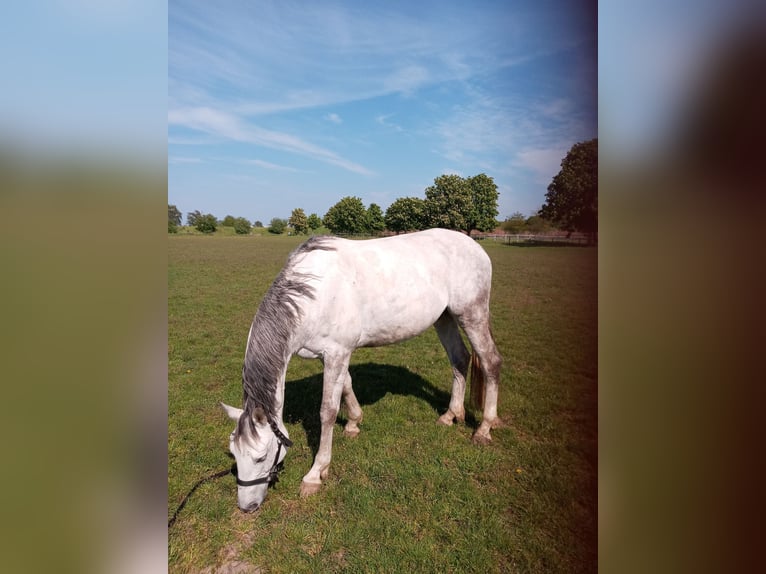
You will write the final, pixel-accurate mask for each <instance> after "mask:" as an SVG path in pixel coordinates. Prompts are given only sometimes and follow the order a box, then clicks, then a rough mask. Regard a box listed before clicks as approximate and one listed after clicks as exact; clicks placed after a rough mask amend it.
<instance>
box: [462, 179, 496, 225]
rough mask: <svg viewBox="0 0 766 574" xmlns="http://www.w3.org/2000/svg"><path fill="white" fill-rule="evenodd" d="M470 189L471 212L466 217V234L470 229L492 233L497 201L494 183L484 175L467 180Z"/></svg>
mask: <svg viewBox="0 0 766 574" xmlns="http://www.w3.org/2000/svg"><path fill="white" fill-rule="evenodd" d="M468 185H469V186H470V187H471V202H472V206H471V210H470V211H469V213H468V215H467V216H466V227H465V228H464V229H465V230H466V232H467V233H470V232H471V230H472V229H478V230H479V231H492V230H493V229H495V227H497V219H496V218H497V200H498V197H499V195H500V194H499V193H498V191H497V185H495V181H494V180H493V179H492V178H491V177H489V176H488V175H486V174H484V173H480V174H479V175H474V176H473V177H469V178H468Z"/></svg>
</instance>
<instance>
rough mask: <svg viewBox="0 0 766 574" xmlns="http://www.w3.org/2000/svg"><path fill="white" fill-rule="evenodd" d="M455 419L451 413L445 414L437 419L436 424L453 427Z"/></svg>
mask: <svg viewBox="0 0 766 574" xmlns="http://www.w3.org/2000/svg"><path fill="white" fill-rule="evenodd" d="M453 418H454V417H453V416H452V414H451V413H444V414H443V415H442V416H440V417H439V418H438V419H436V424H439V425H444V426H447V427H451V426H452V420H453Z"/></svg>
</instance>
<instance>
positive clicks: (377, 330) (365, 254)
mask: <svg viewBox="0 0 766 574" xmlns="http://www.w3.org/2000/svg"><path fill="white" fill-rule="evenodd" d="M491 280H492V265H491V263H490V260H489V257H488V256H487V254H486V252H485V251H484V249H482V248H481V247H480V246H479V245H478V244H476V242H475V241H474V240H472V239H471V238H470V237H468V236H466V235H464V234H462V233H458V232H455V231H447V230H444V229H430V230H428V231H421V232H418V233H412V234H408V235H398V236H395V237H386V238H383V239H371V240H367V241H351V240H347V239H340V238H337V237H313V238H311V239H309V240H308V241H307V242H305V243H303V244H302V245H301V246H300V247H298V248H297V249H296V250H295V251H293V253H292V254H291V255H290V257H289V259H288V261H287V264H286V265H285V267H284V269H283V270H282V272H281V273H280V274H279V276H278V277H277V278H276V280H275V281H274V283H273V285H272V286H271V288H270V289H269V291H268V292H267V293H266V296H265V297H264V299H263V301H262V302H261V305H260V307H259V308H258V312H257V313H256V315H255V319H254V320H253V323H252V325H251V327H250V333H249V335H248V340H247V349H246V352H245V362H244V367H243V369H242V380H243V387H244V409H238V408H235V407H230V406H227V405H223V407H224V409H225V410H226V412H227V413H228V415H229V416H230V417H231V418H233V419H235V420H236V421H237V426H236V428H235V430H234V432H232V433H231V437H230V449H231V452H232V454H233V455H234V457H235V459H236V461H237V469H238V477H237V484H238V485H239V486H238V489H237V491H238V505H239V507H240V508H241V509H242V510H245V511H252V510H255V509H257V508H258V507H259V506H260V504H261V503H262V502H263V500H264V498H265V497H266V492H267V489H268V486H269V484H271V483H273V482H274V481H275V480H276V477H277V472H278V468H279V465H280V464H281V462H282V460H283V459H284V457H285V455H286V453H287V447H288V446H290V445H292V442H291V441H290V439H289V438H288V433H287V429H286V428H285V426H284V423H283V421H282V410H283V407H284V396H285V373H286V370H287V363H288V361H289V360H290V357H291V356H292V355H293V354H297V355H299V356H301V357H304V358H313V359H320V360H321V361H322V362H323V363H324V383H323V390H322V404H321V409H320V419H321V423H322V430H321V437H320V442H319V451H318V452H317V455H316V458H315V459H314V464H313V466H312V467H311V470H309V472H308V473H307V474H306V476H304V477H303V482H302V483H301V494H302V495H308V494H312V493H315V492H317V491H318V490H319V487H320V485H321V483H322V479H324V478H326V477H327V473H328V468H329V466H330V459H331V456H332V434H333V426H334V424H335V420H336V417H337V415H338V410H339V408H340V399H341V396H343V398H344V399H345V401H346V405H347V407H348V423H347V424H346V426H345V434H347V435H349V436H356V435H357V434H358V433H359V426H358V425H359V423H360V422H361V420H362V409H361V407H360V406H359V402H358V401H357V399H356V397H355V396H354V391H353V390H352V388H351V376H350V375H349V372H348V365H349V359H350V358H351V353H352V352H353V351H354V349H357V348H358V347H373V346H380V345H388V344H390V343H395V342H397V341H402V340H404V339H408V338H410V337H414V336H415V335H418V334H420V333H422V332H423V331H425V330H426V329H428V327H430V326H431V325H434V326H435V327H436V331H437V333H438V335H439V339H440V340H441V342H442V344H443V345H444V348H445V349H446V351H447V355H448V356H449V359H450V362H451V363H452V371H453V375H454V377H453V381H452V395H451V398H450V403H449V409H448V410H447V412H446V413H444V414H443V415H442V416H441V417H440V418H439V422H440V423H442V424H446V425H451V424H452V423H453V421H454V420H458V421H461V422H462V421H464V419H465V408H464V406H463V403H464V399H465V389H466V377H467V373H468V368H469V366H470V365H473V369H472V371H473V372H472V379H473V380H472V384H471V396H472V398H473V399H474V400H475V401H476V404H477V405H479V406H483V409H484V413H483V418H482V422H481V424H480V426H479V428H478V429H477V430H476V432H475V433H474V436H473V440H474V442H477V443H487V442H489V441H490V440H491V435H490V430H491V429H492V428H493V426H497V425H498V424H499V422H500V421H499V419H498V417H497V394H498V377H499V373H500V364H501V362H502V358H501V357H500V354H499V353H498V351H497V347H496V346H495V342H494V340H493V338H492V334H491V332H490V324H489V296H490V288H491ZM458 325H459V326H460V327H462V328H463V331H464V332H465V334H466V336H467V337H468V340H469V341H470V343H471V347H472V348H473V355H471V354H469V353H468V350H467V349H466V347H465V345H464V343H463V340H462V338H461V336H460V332H459V330H458Z"/></svg>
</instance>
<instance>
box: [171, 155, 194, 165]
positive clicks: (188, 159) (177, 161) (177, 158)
mask: <svg viewBox="0 0 766 574" xmlns="http://www.w3.org/2000/svg"><path fill="white" fill-rule="evenodd" d="M168 163H172V164H181V163H202V160H201V159H200V158H198V157H182V156H171V157H169V158H168Z"/></svg>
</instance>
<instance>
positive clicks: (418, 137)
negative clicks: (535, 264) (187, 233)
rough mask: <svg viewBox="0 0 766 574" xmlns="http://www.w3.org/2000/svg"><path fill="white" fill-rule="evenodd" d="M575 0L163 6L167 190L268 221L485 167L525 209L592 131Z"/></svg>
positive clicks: (511, 207)
mask: <svg viewBox="0 0 766 574" xmlns="http://www.w3.org/2000/svg"><path fill="white" fill-rule="evenodd" d="M591 6H592V4H591V3H588V2H565V1H562V2H545V1H540V0H536V1H533V2H486V1H485V2H443V1H442V2H431V1H419V2H411V1H410V2H375V3H373V2H327V1H323V2H289V1H275V2H262V1H254V2H233V1H222V2H214V3H213V2H187V1H176V0H171V2H170V3H169V5H168V26H169V27H168V100H169V101H168V202H169V203H171V204H175V205H176V206H177V207H178V208H179V209H180V210H181V212H182V213H183V214H184V217H185V216H186V213H188V212H189V211H192V210H200V211H202V212H204V213H213V214H214V215H216V216H218V217H219V218H222V217H224V216H225V215H229V214H230V215H234V216H243V217H247V218H248V219H250V220H251V221H255V220H261V221H263V222H264V223H266V224H267V223H268V222H269V221H270V220H271V218H273V217H284V218H286V217H288V216H289V215H290V213H291V211H292V210H293V209H294V208H297V207H300V208H303V209H304V210H305V211H306V213H307V214H309V213H317V214H318V215H319V216H320V217H321V216H323V215H324V214H325V213H326V212H327V210H328V209H329V208H330V207H331V206H332V205H333V204H335V203H336V202H337V201H338V200H340V199H341V198H342V197H344V196H348V195H353V196H358V197H361V198H362V200H363V202H364V203H365V205H369V204H370V203H377V204H378V205H380V206H381V207H382V208H383V209H384V210H385V209H386V208H387V207H388V206H389V205H390V204H391V203H392V202H393V201H394V200H395V199H397V198H399V197H413V196H414V197H424V190H425V188H426V187H427V186H429V185H431V184H432V183H433V180H434V178H435V177H437V176H439V175H441V174H444V173H457V174H459V175H462V176H471V175H476V174H478V173H486V174H487V175H489V176H491V177H493V178H494V180H495V183H496V184H497V185H498V189H499V191H500V200H499V212H500V213H499V218H500V219H503V218H505V217H506V216H508V215H510V214H511V213H513V212H515V211H521V212H522V213H524V214H525V215H530V214H532V213H534V212H535V211H536V210H537V209H539V208H540V206H541V205H542V203H543V201H544V196H545V191H546V188H547V185H548V184H549V183H550V180H551V178H552V177H553V176H554V175H555V174H556V173H557V172H558V170H559V167H560V162H561V159H562V158H563V156H564V155H565V154H566V152H567V150H568V149H569V148H570V147H571V146H572V145H573V144H574V143H576V142H578V141H583V140H587V139H590V138H593V137H596V135H597V83H596V62H595V38H596V30H595V21H594V18H595V16H594V13H593V9H592V7H591Z"/></svg>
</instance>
